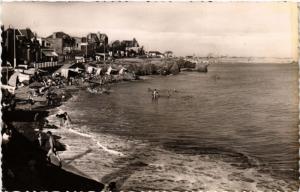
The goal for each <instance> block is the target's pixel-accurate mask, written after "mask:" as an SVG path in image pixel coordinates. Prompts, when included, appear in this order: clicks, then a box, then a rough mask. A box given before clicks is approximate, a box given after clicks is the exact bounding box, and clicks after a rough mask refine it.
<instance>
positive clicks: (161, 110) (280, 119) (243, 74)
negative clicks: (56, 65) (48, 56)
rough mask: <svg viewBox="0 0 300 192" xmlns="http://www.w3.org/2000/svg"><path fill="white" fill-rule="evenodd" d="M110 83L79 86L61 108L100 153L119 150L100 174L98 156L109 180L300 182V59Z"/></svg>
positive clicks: (271, 185)
mask: <svg viewBox="0 0 300 192" xmlns="http://www.w3.org/2000/svg"><path fill="white" fill-rule="evenodd" d="M109 89H110V94H94V93H89V92H87V91H85V90H82V91H79V93H78V94H77V95H76V96H74V98H72V99H71V100H69V101H68V102H66V103H65V104H64V105H63V106H61V107H60V108H59V110H61V111H67V112H68V114H69V115H70V117H71V119H72V126H71V128H70V131H72V132H73V133H77V134H79V135H80V134H81V135H82V136H83V137H86V139H90V140H91V142H90V144H89V145H95V148H99V151H97V150H96V151H95V150H93V151H92V152H91V153H98V155H99V154H103V155H105V153H110V154H111V155H112V156H113V155H115V156H116V157H115V158H114V160H112V161H109V163H107V164H106V166H108V167H109V166H111V167H114V168H113V169H111V172H109V171H108V172H106V173H105V175H101V170H102V166H100V164H101V162H100V161H102V159H99V158H96V156H95V158H92V157H93V155H91V154H89V155H91V156H90V158H89V162H90V163H94V164H95V166H94V168H93V169H98V171H99V175H101V176H99V180H100V181H101V182H104V183H108V182H111V181H115V182H116V183H117V186H118V188H119V189H122V190H133V191H141V190H144V191H145V190H146V191H147V190H152V191H155V190H156V191H157V190H159V191H161V190H175V191H176V190H177V191H186V190H189V191H191V190H195V191H198V190H204V191H224V190H227V191H230V190H238V191H241V190H252V191H258V190H263V191H274V190H283V191H296V190H298V176H299V174H298V157H299V155H298V154H299V153H298V150H299V149H298V147H299V143H298V133H299V131H298V119H299V114H298V109H299V108H298V102H299V101H298V65H295V64H237V63H235V64H214V65H211V66H209V68H208V72H207V73H198V72H181V73H180V74H178V75H169V76H149V77H148V78H146V79H144V80H138V81H133V82H122V83H117V84H112V85H110V86H109ZM153 89H157V90H158V92H159V95H160V97H159V98H158V99H157V100H153V99H152V96H151V94H152V92H151V90H153ZM50 119H51V118H50ZM54 119H55V118H52V120H54ZM106 138H109V139H108V140H106ZM62 142H63V140H62ZM82 145H83V146H82V147H87V146H84V142H83V143H82ZM78 147H79V146H78ZM98 165H99V166H98ZM106 169H107V167H106Z"/></svg>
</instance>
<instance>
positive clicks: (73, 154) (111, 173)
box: [20, 76, 292, 190]
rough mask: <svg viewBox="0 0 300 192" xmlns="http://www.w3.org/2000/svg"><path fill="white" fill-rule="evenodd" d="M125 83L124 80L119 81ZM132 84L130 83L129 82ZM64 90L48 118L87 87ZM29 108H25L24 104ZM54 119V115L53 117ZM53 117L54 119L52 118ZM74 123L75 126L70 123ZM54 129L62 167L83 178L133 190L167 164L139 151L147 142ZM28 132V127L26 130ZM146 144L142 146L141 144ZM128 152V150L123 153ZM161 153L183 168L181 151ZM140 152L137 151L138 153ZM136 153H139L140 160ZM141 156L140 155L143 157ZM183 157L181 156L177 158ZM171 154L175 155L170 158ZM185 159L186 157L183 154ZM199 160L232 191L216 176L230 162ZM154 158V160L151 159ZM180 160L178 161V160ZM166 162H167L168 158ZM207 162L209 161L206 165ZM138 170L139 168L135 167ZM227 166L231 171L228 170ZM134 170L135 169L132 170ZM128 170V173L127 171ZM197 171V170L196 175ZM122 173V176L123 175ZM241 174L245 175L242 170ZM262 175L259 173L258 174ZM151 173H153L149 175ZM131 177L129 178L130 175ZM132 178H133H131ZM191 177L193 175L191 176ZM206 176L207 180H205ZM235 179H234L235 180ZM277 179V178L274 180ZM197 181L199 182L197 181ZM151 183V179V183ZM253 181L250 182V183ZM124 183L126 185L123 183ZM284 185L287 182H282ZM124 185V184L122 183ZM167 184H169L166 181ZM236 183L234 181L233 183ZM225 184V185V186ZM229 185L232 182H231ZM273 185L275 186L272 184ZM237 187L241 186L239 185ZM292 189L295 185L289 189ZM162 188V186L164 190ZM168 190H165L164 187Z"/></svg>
mask: <svg viewBox="0 0 300 192" xmlns="http://www.w3.org/2000/svg"><path fill="white" fill-rule="evenodd" d="M142 77H143V78H141V79H144V78H145V79H152V78H155V77H154V76H142ZM120 82H123V81H120ZM115 83H119V82H114V83H113V84H115ZM129 83H130V82H129ZM65 91H71V92H72V93H73V96H72V97H68V98H67V99H66V101H64V102H63V103H62V105H59V106H53V107H49V108H47V109H45V110H46V111H48V114H47V118H51V115H52V117H53V115H54V116H55V113H56V112H57V111H59V110H63V107H64V106H65V105H66V104H68V102H72V100H76V99H77V98H78V94H80V91H85V92H86V91H87V90H86V89H85V86H78V87H74V86H73V87H72V86H66V87H65ZM25 109H26V107H25ZM37 109H38V110H40V109H43V107H41V106H36V107H35V108H33V110H32V111H33V112H34V111H36V110H37ZM54 119H55V117H54ZM52 120H53V118H52ZM49 123H50V124H57V123H58V122H55V120H54V121H50V120H49ZM20 126H21V127H23V128H25V127H26V126H24V125H20ZM71 126H72V125H71ZM24 130H25V132H24V133H28V132H26V129H24ZM48 130H50V131H52V132H53V134H54V135H56V136H58V141H59V142H60V141H61V143H62V145H64V146H65V150H63V151H61V152H59V155H60V156H61V158H62V159H63V161H64V162H63V167H62V169H63V170H65V171H67V172H71V173H74V174H76V175H80V176H82V177H84V178H90V179H92V180H94V181H97V182H101V183H104V184H108V183H109V182H111V181H118V183H117V187H118V188H119V187H123V188H125V189H128V190H129V189H133V188H130V184H132V185H134V184H136V182H137V180H138V179H142V180H143V178H142V176H143V174H142V173H143V170H142V169H143V167H145V168H147V169H152V168H153V167H154V168H155V169H157V167H159V169H161V168H160V166H161V165H160V164H164V163H165V162H164V160H160V159H159V158H160V157H159V156H158V157H157V156H155V155H154V156H155V158H154V159H153V158H152V157H147V156H144V154H140V152H139V150H152V149H149V146H145V145H147V144H144V143H135V142H136V141H125V142H124V141H123V139H122V138H119V137H118V136H114V135H108V134H102V133H101V134H98V135H97V138H96V137H95V136H93V135H91V134H89V133H88V132H86V133H84V132H80V131H79V130H77V129H76V128H75V129H68V128H60V127H56V128H55V129H54V128H53V127H52V128H49V129H47V128H44V132H46V131H48ZM27 131H28V130H27ZM28 137H32V136H28ZM120 143H121V144H124V145H126V146H117V147H114V148H117V149H118V148H119V149H120V150H112V149H110V146H113V145H114V144H116V145H120ZM143 145H144V146H143ZM141 146H143V147H141ZM131 149H134V152H133V153H131V152H130V153H126V151H130V150H131ZM123 151H125V152H123ZM158 151H159V152H160V153H161V155H163V154H164V153H166V154H167V156H166V157H165V158H166V159H169V160H170V161H173V160H174V159H175V160H174V161H176V163H178V167H176V169H180V168H179V167H180V166H179V165H180V161H182V159H181V158H183V157H181V156H182V155H178V154H175V155H174V154H173V153H170V152H168V151H163V153H162V152H161V149H160V150H158ZM136 153H137V154H136ZM136 156H138V158H137V159H135V158H136ZM140 156H141V157H142V158H141V157H140ZM178 156H180V158H179V157H178ZM170 157H173V159H172V158H170ZM184 158H185V157H184ZM195 158H196V157H192V156H191V157H188V159H190V160H191V161H195ZM93 159H97V160H98V161H97V163H94V162H93ZM196 159H197V160H199V162H201V163H200V164H201V166H200V167H199V169H200V170H203V171H201V173H202V174H203V177H202V176H201V178H202V179H203V180H204V181H207V183H210V182H211V181H210V180H211V178H213V179H215V180H220V183H219V187H220V186H221V188H219V189H224V190H229V189H230V188H227V187H226V185H224V186H223V184H222V182H224V179H221V178H220V177H216V176H213V175H214V174H219V173H222V174H225V173H226V171H229V170H230V168H232V167H230V166H229V165H227V164H226V163H225V164H224V163H223V162H221V164H224V167H225V168H226V169H225V170H223V169H221V170H219V169H220V168H219V167H218V165H217V164H218V163H219V162H214V161H213V160H211V159H209V158H208V159H207V157H206V156H201V157H199V159H198V158H196ZM152 161H154V162H152ZM177 161H178V162H177ZM166 162H167V161H166ZM206 163H208V164H206ZM207 165H209V166H210V167H211V166H212V167H214V168H216V169H218V171H220V172H219V173H218V171H217V172H215V171H213V172H212V173H209V172H210V170H209V169H206V168H205V167H206V166H207ZM135 169H136V170H135ZM227 169H228V170H227ZM133 170H134V171H133ZM126 172H128V173H126ZM132 172H136V174H137V175H134V176H131V174H132ZM167 172H168V173H170V172H172V170H167ZM154 173H155V172H154ZM196 173H197V172H195V174H196ZM122 174H123V175H122ZM239 174H241V175H242V176H244V175H243V174H242V171H241V173H239ZM239 174H237V175H235V173H231V174H228V175H229V176H230V175H231V176H230V177H233V178H234V179H238V178H239V177H242V176H239ZM247 174H250V175H252V174H258V173H252V170H248V172H247ZM145 175H147V173H145ZM183 175H184V177H186V178H189V176H188V174H185V173H184V174H183ZM259 175H260V174H259ZM149 176H150V175H149ZM124 177H126V179H128V181H127V182H125V184H124V182H122V179H124ZM127 177H128V178H127ZM129 177H132V178H129ZM169 177H172V176H171V175H169ZM230 177H229V178H225V180H226V179H228V180H226V181H228V183H230V182H233V181H231V178H230ZM242 178H243V177H242ZM189 179H191V178H189ZM189 179H187V180H185V179H182V178H178V181H179V182H183V183H184V184H183V186H187V187H188V186H189V185H190V184H189V183H188V182H187V181H188V180H189ZM206 179H207V180H206ZM234 179H233V180H234ZM162 180H166V181H167V180H168V177H166V178H163V179H162ZM244 180H245V181H242V183H244V184H245V185H246V186H247V187H249V188H251V189H253V190H255V189H257V188H254V186H253V181H252V180H251V179H249V178H247V177H245V178H244ZM272 181H273V180H272V179H269V180H268V182H267V183H269V184H270V183H272ZM274 181H276V180H274ZM145 182H147V181H146V180H145ZM153 182H156V180H155V179H153ZM195 182H196V181H195ZM197 182H200V184H199V185H197V186H198V189H202V190H207V189H210V190H217V189H218V188H208V186H206V185H205V182H204V183H203V181H201V179H197ZM150 183H151V182H150ZM249 183H250V184H249ZM123 184H124V186H122V185H123ZM281 184H283V185H284V183H281ZM120 185H121V186H120ZM166 185H167V184H166ZM234 185H236V183H235V184H233V183H232V186H234ZM222 186H223V187H224V188H222ZM229 186H230V185H229ZM262 186H263V187H265V189H268V184H265V185H264V184H263V185H262ZM270 186H273V185H270ZM237 187H238V186H237ZM136 189H141V190H144V189H145V188H142V186H140V188H139V187H138V186H137V187H136ZM148 189H149V190H154V189H155V188H154V187H153V188H150V187H149V188H148ZM179 189H181V190H184V189H186V188H178V190H179ZM290 189H292V188H290ZM162 190H163V189H162ZM164 190H165V189H164Z"/></svg>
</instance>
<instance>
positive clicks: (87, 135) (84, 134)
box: [68, 129, 93, 138]
mask: <svg viewBox="0 0 300 192" xmlns="http://www.w3.org/2000/svg"><path fill="white" fill-rule="evenodd" d="M68 130H69V131H70V132H72V133H75V134H77V135H80V136H83V137H88V138H92V137H93V136H92V135H89V134H87V133H82V132H79V131H76V130H74V129H68Z"/></svg>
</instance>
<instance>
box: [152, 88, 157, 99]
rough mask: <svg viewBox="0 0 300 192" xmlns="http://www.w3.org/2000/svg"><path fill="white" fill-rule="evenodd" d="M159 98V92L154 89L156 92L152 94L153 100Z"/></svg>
mask: <svg viewBox="0 0 300 192" xmlns="http://www.w3.org/2000/svg"><path fill="white" fill-rule="evenodd" d="M158 97H159V94H158V91H157V90H156V89H154V91H153V93H152V98H153V99H158Z"/></svg>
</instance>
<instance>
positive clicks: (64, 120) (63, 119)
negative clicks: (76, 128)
mask: <svg viewBox="0 0 300 192" xmlns="http://www.w3.org/2000/svg"><path fill="white" fill-rule="evenodd" d="M56 117H57V118H59V120H60V126H61V127H64V126H69V125H70V124H71V122H72V121H71V118H70V116H69V115H68V113H67V112H64V113H61V114H56Z"/></svg>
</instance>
